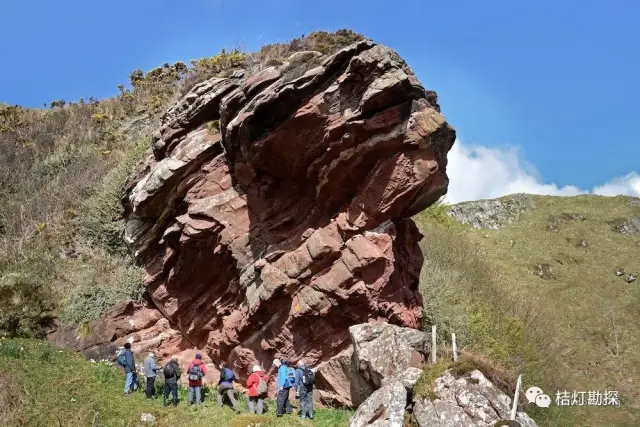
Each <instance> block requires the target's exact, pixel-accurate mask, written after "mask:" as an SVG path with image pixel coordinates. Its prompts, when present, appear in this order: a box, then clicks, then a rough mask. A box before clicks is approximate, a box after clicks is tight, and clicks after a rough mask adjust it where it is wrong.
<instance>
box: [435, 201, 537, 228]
mask: <svg viewBox="0 0 640 427" xmlns="http://www.w3.org/2000/svg"><path fill="white" fill-rule="evenodd" d="M533 207H534V203H533V200H532V199H531V197H530V196H529V195H528V194H512V195H510V196H506V197H502V198H500V199H494V200H479V201H474V202H463V203H459V204H457V205H454V206H452V207H451V208H450V209H449V212H448V214H449V216H451V217H452V218H454V219H456V220H457V221H458V222H460V223H462V224H469V225H471V226H472V227H473V228H476V229H480V228H488V229H491V230H497V229H499V228H501V227H503V226H505V225H507V224H512V223H514V222H516V221H517V220H518V218H519V217H520V214H522V213H523V212H525V211H527V210H529V209H532V208H533Z"/></svg>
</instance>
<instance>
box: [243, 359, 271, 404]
mask: <svg viewBox="0 0 640 427" xmlns="http://www.w3.org/2000/svg"><path fill="white" fill-rule="evenodd" d="M251 371H252V373H251V375H249V378H247V389H248V390H249V391H248V392H247V395H248V396H249V413H250V414H255V413H256V411H257V414H258V415H262V412H263V410H264V398H265V397H267V383H268V381H269V379H268V377H267V375H266V374H265V373H264V371H263V370H262V368H261V367H260V365H254V366H253V368H252V369H251Z"/></svg>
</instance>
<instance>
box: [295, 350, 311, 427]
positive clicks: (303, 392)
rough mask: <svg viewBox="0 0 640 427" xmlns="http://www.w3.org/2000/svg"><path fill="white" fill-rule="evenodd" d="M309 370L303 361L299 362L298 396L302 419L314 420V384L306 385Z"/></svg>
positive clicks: (297, 372)
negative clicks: (306, 371) (305, 377)
mask: <svg viewBox="0 0 640 427" xmlns="http://www.w3.org/2000/svg"><path fill="white" fill-rule="evenodd" d="M306 369H309V368H307V366H306V365H305V363H304V361H303V360H299V361H298V368H297V369H296V385H295V386H294V387H295V391H296V396H297V397H298V399H299V401H300V412H299V413H300V417H301V418H303V419H304V418H306V417H307V416H308V417H309V418H310V419H313V384H308V385H305V384H304V373H305V370H306Z"/></svg>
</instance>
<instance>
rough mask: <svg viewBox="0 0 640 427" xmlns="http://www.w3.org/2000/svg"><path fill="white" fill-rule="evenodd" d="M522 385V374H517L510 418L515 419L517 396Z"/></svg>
mask: <svg viewBox="0 0 640 427" xmlns="http://www.w3.org/2000/svg"><path fill="white" fill-rule="evenodd" d="M521 386H522V374H520V375H518V381H517V382H516V392H515V394H514V396H513V406H512V408H511V419H512V420H515V419H516V412H517V411H518V398H519V395H520V387H521Z"/></svg>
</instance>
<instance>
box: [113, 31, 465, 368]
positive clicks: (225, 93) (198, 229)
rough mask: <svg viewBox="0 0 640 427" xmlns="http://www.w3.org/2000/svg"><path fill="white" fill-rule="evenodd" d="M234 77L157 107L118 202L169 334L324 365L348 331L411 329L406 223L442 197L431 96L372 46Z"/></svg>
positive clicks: (415, 321) (222, 352)
mask: <svg viewBox="0 0 640 427" xmlns="http://www.w3.org/2000/svg"><path fill="white" fill-rule="evenodd" d="M235 75H236V76H237V77H236V78H233V77H232V78H229V79H223V78H220V79H212V80H209V81H207V82H205V83H202V84H200V85H198V86H196V87H194V88H193V90H192V91H191V92H190V93H188V94H187V95H186V96H185V97H184V98H183V99H181V100H180V101H179V102H178V103H177V104H176V105H175V106H174V107H172V108H171V109H170V110H169V111H167V112H166V113H165V115H164V116H163V119H162V124H161V126H160V128H159V129H158V130H157V131H156V132H155V133H154V135H153V155H152V156H150V157H149V158H148V159H147V160H146V161H145V162H144V164H143V165H141V166H140V167H139V168H138V170H137V171H135V173H134V174H133V175H132V176H131V178H130V180H129V182H128V184H127V186H126V194H125V197H124V198H123V203H124V205H125V209H126V233H125V238H126V241H127V244H128V245H129V247H130V249H131V251H132V253H135V258H136V260H137V262H139V263H140V264H141V265H142V266H143V267H144V269H145V270H146V273H147V275H146V281H147V284H148V290H149V295H150V299H151V301H152V303H153V305H154V306H155V307H157V309H158V310H159V311H160V312H161V313H162V316H161V317H163V318H166V319H167V320H168V321H169V322H170V324H171V331H172V332H171V334H174V335H176V334H177V335H179V336H180V340H184V341H185V342H188V343H189V344H190V345H191V346H196V347H199V348H201V349H203V350H204V351H205V352H206V353H207V354H208V355H209V357H211V359H212V360H213V361H215V362H217V361H219V360H220V359H223V358H224V359H228V360H229V361H230V362H231V363H232V364H234V365H235V367H236V369H237V371H238V373H240V374H241V375H242V374H244V373H245V372H246V369H247V368H250V365H252V364H253V363H254V362H255V361H260V362H262V363H263V364H264V365H265V367H266V368H269V367H270V365H271V361H272V360H273V359H274V358H276V357H279V358H286V359H297V358H300V357H304V358H305V359H306V360H307V361H308V362H309V363H311V364H317V363H319V362H322V361H326V360H328V359H329V358H331V357H333V356H335V355H336V354H338V353H340V352H341V351H343V350H345V348H347V346H348V345H349V333H348V327H349V326H351V325H354V324H359V323H364V322H368V321H375V320H385V321H388V322H390V323H394V324H398V325H402V326H408V327H414V328H418V327H420V324H421V315H422V301H421V296H420V294H419V292H418V276H419V272H420V269H421V266H422V261H423V259H422V254H421V252H420V249H419V247H418V241H419V240H420V239H421V237H422V236H421V235H420V233H419V232H418V230H417V228H416V226H415V225H414V223H413V222H412V221H411V219H409V218H408V217H409V216H410V215H412V214H414V213H417V212H419V211H420V210H422V209H424V208H425V207H427V206H429V205H430V204H431V203H433V202H434V201H435V200H437V199H438V198H439V197H440V196H441V195H443V194H444V193H446V190H447V184H448V179H447V176H446V164H447V157H446V156H447V153H448V151H449V150H450V149H451V146H452V144H453V142H454V139H455V131H454V130H453V129H452V128H451V127H450V126H449V125H448V124H447V122H446V121H445V119H444V117H443V116H442V115H441V114H440V108H439V106H438V104H437V101H436V95H435V93H434V92H431V91H425V89H424V88H423V87H422V85H421V84H420V83H419V82H418V80H417V79H416V77H415V76H414V74H413V73H412V72H411V70H410V69H409V67H408V66H407V65H406V64H405V62H404V61H403V60H402V59H401V58H400V57H399V56H398V55H397V54H396V53H395V52H393V51H392V50H390V49H388V48H386V47H384V46H381V45H377V44H374V43H372V42H370V41H364V42H359V43H357V44H354V45H352V46H350V47H348V48H346V49H343V50H342V51H340V52H338V53H337V54H335V55H332V56H330V57H327V58H325V57H322V56H321V54H319V53H317V52H298V53H296V54H295V55H293V56H292V57H291V58H290V59H289V61H288V62H286V63H285V64H284V65H282V66H279V67H270V68H267V69H265V70H262V71H260V72H259V73H257V74H254V75H252V76H249V77H248V78H244V77H242V73H236V74H235ZM214 120H219V128H220V129H221V132H220V133H215V132H214V133H212V132H211V131H210V130H208V128H207V126H206V125H207V123H209V122H211V121H214ZM103 321H106V322H107V323H108V321H109V320H108V316H107V317H105V319H103ZM162 321H164V319H162ZM152 323H153V322H152ZM154 325H155V323H154ZM153 327H157V326H153ZM174 335H172V336H174ZM125 337H126V334H120V335H119V336H118V334H115V333H114V334H112V335H110V337H106V336H105V337H104V340H107V339H111V340H112V341H118V340H124V339H125ZM159 345H161V344H159ZM180 346H182V347H179V348H186V345H184V343H181V344H180Z"/></svg>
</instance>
